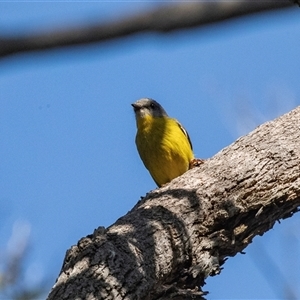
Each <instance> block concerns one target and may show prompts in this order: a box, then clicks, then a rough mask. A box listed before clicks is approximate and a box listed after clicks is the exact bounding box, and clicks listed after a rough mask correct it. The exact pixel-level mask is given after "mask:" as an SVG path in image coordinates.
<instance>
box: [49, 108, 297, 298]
mask: <svg viewBox="0 0 300 300" xmlns="http://www.w3.org/2000/svg"><path fill="white" fill-rule="evenodd" d="M299 141H300V107H298V108H296V109H295V110H293V111H291V112H290V113H288V114H285V115H283V116H282V117H280V118H278V119H276V120H274V121H272V122H267V123H265V124H263V125H261V126H259V127H258V128H257V129H255V130H254V131H253V132H251V133H249V134H248V135H246V136H244V137H241V138H239V139H238V140H237V141H236V142H234V143H233V144H232V145H230V146H228V147H227V148H225V149H223V150H222V151H220V152H219V153H217V154H216V155H215V156H214V157H212V158H211V159H208V160H207V161H205V163H204V164H203V165H201V166H200V167H198V168H195V169H192V170H190V171H188V172H186V173H185V174H184V175H182V176H181V177H178V178H176V179H174V180H173V181H172V182H171V183H170V184H167V185H166V186H163V187H162V188H160V189H156V190H153V191H151V192H150V193H148V194H147V195H146V197H144V198H142V199H141V200H140V201H139V202H138V203H137V204H136V206H135V207H134V208H133V209H132V210H131V211H130V212H128V214H126V215H125V216H124V217H122V218H120V219H119V220H117V222H116V223H115V224H113V225H112V226H110V227H109V228H107V229H104V228H98V229H97V230H95V232H94V233H93V234H91V235H89V236H87V237H85V238H83V239H81V240H80V241H79V242H78V244H77V245H76V246H73V247H71V249H70V250H68V252H67V254H66V257H65V261H64V263H63V268H62V271H61V273H60V275H59V277H58V279H57V282H56V284H55V285H54V287H53V289H52V291H51V293H50V295H49V298H48V299H49V300H53V299H202V296H203V295H202V292H201V290H200V289H201V286H202V285H203V283H204V280H205V278H206V277H207V276H210V275H215V274H218V273H219V272H220V271H221V266H222V265H223V263H224V261H225V259H226V258H227V257H229V256H234V255H235V254H237V253H238V252H240V251H242V250H243V249H244V248H245V247H246V246H247V245H248V244H249V243H251V241H252V239H253V238H254V237H255V236H256V235H262V234H264V233H265V232H266V231H268V230H269V229H270V228H272V227H273V225H274V223H275V222H276V221H277V220H279V219H284V218H287V217H290V216H292V215H293V214H294V213H295V212H297V211H298V206H299V205H300V167H299V166H300V142H299ZM133 188H134V187H133Z"/></svg>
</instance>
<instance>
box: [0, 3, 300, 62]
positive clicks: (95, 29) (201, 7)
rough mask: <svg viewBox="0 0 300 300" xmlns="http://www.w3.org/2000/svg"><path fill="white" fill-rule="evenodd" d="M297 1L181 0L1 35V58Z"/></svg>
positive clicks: (188, 24) (220, 18) (199, 22)
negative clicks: (107, 18) (116, 16)
mask: <svg viewBox="0 0 300 300" xmlns="http://www.w3.org/2000/svg"><path fill="white" fill-rule="evenodd" d="M292 2H294V3H297V2H296V1H289V0H282V1H273V0H270V1H249V0H240V1H228V2H226V1H220V2H218V1H212V2H205V1H204V2H198V3H197V1H196V2H194V3H181V4H177V5H169V6H163V7H159V8H157V9H154V10H151V11H148V12H144V13H140V14H138V15H134V16H128V17H125V18H123V19H120V20H114V21H111V22H108V23H105V24H103V23H99V24H93V25H89V26H80V27H75V28H65V29H62V28H61V29H59V30H53V31H49V32H42V33H38V34H31V35H26V36H22V37H11V38H9V37H5V36H3V37H1V36H0V57H5V56H8V55H12V54H15V53H20V52H28V51H41V50H46V49H53V48H57V47H66V46H74V45H81V44H89V43H95V42H104V41H107V40H111V39H116V38H120V37H125V36H128V35H131V34H135V33H139V32H158V33H165V32H169V31H172V30H178V29H183V28H191V27H195V26H201V25H206V24H212V23H216V22H220V21H224V20H228V19H231V18H236V17H240V16H244V15H248V14H253V13H258V12H263V11H273V10H278V9H283V8H289V7H292V6H293V3H292Z"/></svg>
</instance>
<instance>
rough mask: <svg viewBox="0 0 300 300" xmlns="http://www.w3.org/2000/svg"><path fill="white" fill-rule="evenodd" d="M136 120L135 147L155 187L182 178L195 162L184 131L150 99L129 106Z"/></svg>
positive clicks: (189, 141)
mask: <svg viewBox="0 0 300 300" xmlns="http://www.w3.org/2000/svg"><path fill="white" fill-rule="evenodd" d="M131 105H132V106H133V110H134V113H135V118H136V126H137V133H136V138H135V143H136V146H137V150H138V153H139V155H140V158H141V160H142V161H143V163H144V165H145V167H146V168H147V169H148V171H149V173H150V175H151V176H152V178H153V180H154V181H155V183H156V184H157V186H158V187H161V186H163V185H165V184H166V183H168V182H170V181H171V180H172V179H174V178H176V177H178V176H180V175H182V174H183V173H185V172H186V171H187V170H188V169H190V168H191V164H193V161H194V154H193V146H192V143H191V140H190V137H189V135H188V132H187V131H186V130H185V128H184V127H183V126H182V125H181V124H180V123H179V122H178V121H177V120H176V119H174V118H171V117H169V116H168V114H167V113H166V111H165V110H164V108H163V107H162V106H161V105H160V104H159V103H158V102H157V101H155V100H153V99H151V98H142V99H140V100H137V101H136V102H134V103H132V104H131Z"/></svg>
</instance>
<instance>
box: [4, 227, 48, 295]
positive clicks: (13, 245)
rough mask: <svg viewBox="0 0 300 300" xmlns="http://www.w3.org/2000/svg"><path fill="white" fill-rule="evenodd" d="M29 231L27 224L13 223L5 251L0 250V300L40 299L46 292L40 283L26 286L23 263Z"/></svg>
mask: <svg viewBox="0 0 300 300" xmlns="http://www.w3.org/2000/svg"><path fill="white" fill-rule="evenodd" d="M30 231H31V228H30V224H29V223H27V222H15V224H14V227H13V232H12V235H11V237H10V239H9V241H8V243H7V249H6V251H3V250H1V252H2V253H1V259H0V299H10V300H34V299H41V296H42V295H43V293H45V291H46V290H47V288H46V287H45V285H43V284H42V283H41V282H39V283H38V284H37V285H36V286H35V287H29V286H28V284H26V278H25V276H24V273H25V270H24V263H25V260H26V256H27V253H28V250H29V249H28V248H29V242H30ZM39 281H40V278H39Z"/></svg>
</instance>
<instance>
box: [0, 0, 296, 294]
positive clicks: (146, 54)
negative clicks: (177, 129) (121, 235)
mask: <svg viewBox="0 0 300 300" xmlns="http://www.w3.org/2000/svg"><path fill="white" fill-rule="evenodd" d="M158 4H160V3H155V2H140V3H137V2H110V3H108V2H71V1H65V2H47V3H45V2H0V27H1V32H2V33H3V34H20V33H26V32H29V31H38V30H42V29H47V28H59V27H60V26H67V25H71V24H78V23H79V24H84V23H86V22H96V21H97V20H103V21H105V20H109V19H110V18H119V17H120V16H122V15H124V14H127V13H133V12H138V11H139V10H143V9H147V8H151V7H154V6H155V5H158ZM299 12H300V11H299V8H297V7H295V9H292V10H286V11H284V12H281V13H279V12H278V13H273V14H263V15H258V16H254V17H246V18H243V19H239V20H234V21H230V22H225V23H220V24H218V25H215V26H210V27H209V26H207V27H204V28H202V29H193V30H189V31H179V32H176V33H171V34H168V35H155V34H147V35H141V34H139V35H136V36H133V37H130V38H126V39H122V40H120V41H112V42H109V43H107V44H95V45H91V46H80V47H77V48H68V49H63V50H54V51H47V52H43V53H29V54H21V55H15V56H12V57H8V58H5V59H2V60H0V65H1V68H0V103H1V110H0V156H1V157H2V160H1V163H0V211H1V215H2V217H1V220H0V225H1V226H0V253H5V251H7V249H8V250H9V249H12V248H14V246H15V245H18V243H20V241H21V240H22V237H26V236H29V239H30V251H29V253H28V257H27V261H26V266H25V282H27V283H28V284H31V285H33V284H34V283H37V282H39V281H40V280H42V279H45V278H47V279H50V281H51V284H52V283H54V281H55V278H56V277H57V275H58V272H59V270H60V268H61V265H62V261H63V258H64V255H65V252H66V250H67V249H68V248H70V247H71V246H72V245H74V244H76V243H77V241H78V240H79V239H80V238H81V237H83V236H86V235H88V234H90V233H91V232H93V230H94V229H95V228H97V227H98V226H109V225H111V224H113V223H114V222H115V221H116V220H117V219H118V218H119V217H121V216H122V215H124V214H126V212H127V211H129V210H130V209H131V208H132V206H133V205H134V204H135V203H136V202H137V201H138V199H139V198H140V196H143V195H145V194H146V193H147V192H148V191H149V190H151V189H154V188H155V184H154V182H153V181H152V178H151V177H150V175H149V174H148V172H147V170H146V169H145V168H144V166H143V164H142V162H141V161H140V159H139V156H138V154H137V151H136V148H135V144H134V138H135V131H136V129H135V120H134V115H133V112H132V107H131V106H130V103H132V102H134V101H136V100H137V99H139V98H141V97H152V98H154V99H156V100H157V101H158V102H160V103H161V104H162V105H163V106H164V108H165V109H166V111H167V112H168V114H169V115H170V116H172V117H176V118H177V119H178V120H180V122H181V123H182V124H183V125H184V126H185V127H186V129H187V130H188V131H189V134H190V136H191V139H192V142H193V146H194V152H195V154H196V156H197V157H201V158H208V157H211V156H213V155H214V154H216V153H217V152H218V151H220V150H221V149H222V148H224V147H226V146H228V145H230V144H231V143H232V142H233V141H235V140H236V139H237V138H238V137H239V136H241V135H244V134H247V133H248V132H250V131H251V130H253V129H254V128H255V127H256V126H258V125H259V124H261V123H263V122H265V121H267V120H272V119H274V118H275V117H277V116H279V115H281V114H283V113H285V112H288V111H289V110H291V109H293V108H294V107H296V106H298V105H299V104H300V84H299V78H300V63H299V59H298V58H299V49H300V38H299V37H300V34H299V32H300V19H299ZM299 226H300V215H297V214H296V215H295V216H294V217H293V218H290V219H287V220H284V221H282V222H281V224H276V225H275V226H274V228H273V229H272V230H270V231H269V232H268V233H266V234H265V235H264V236H263V237H256V238H255V239H254V241H253V243H252V244H251V245H250V246H249V247H248V248H246V250H245V251H246V255H241V254H239V255H237V256H236V257H234V258H229V259H228V261H227V262H226V264H225V266H224V270H223V271H222V273H221V275H219V276H216V277H213V278H208V280H207V285H205V286H204V290H208V291H210V294H209V296H208V298H209V299H282V298H284V296H285V295H286V288H287V287H286V286H285V285H284V284H283V283H282V280H281V279H282V276H283V277H284V278H285V279H284V280H286V282H287V283H288V284H289V285H291V286H292V287H293V288H294V292H295V293H296V294H297V295H298V297H300V290H299V287H298V285H297V282H299V279H300V271H299V270H300V262H299V258H298V256H299V255H298V253H299V250H300V249H299V246H300V245H299V238H300V234H299V230H298V228H299ZM264 253H267V254H266V255H265V254H264ZM272 261H273V262H275V265H273V264H272ZM50 287H51V286H49V289H50Z"/></svg>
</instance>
